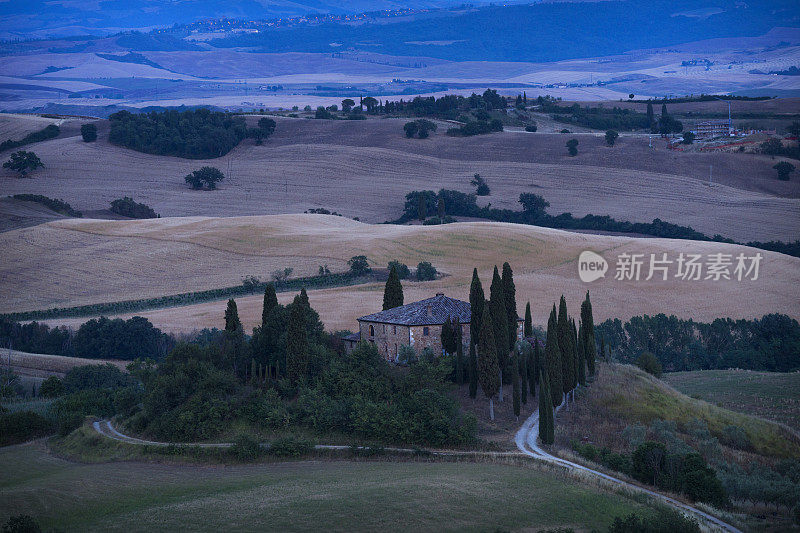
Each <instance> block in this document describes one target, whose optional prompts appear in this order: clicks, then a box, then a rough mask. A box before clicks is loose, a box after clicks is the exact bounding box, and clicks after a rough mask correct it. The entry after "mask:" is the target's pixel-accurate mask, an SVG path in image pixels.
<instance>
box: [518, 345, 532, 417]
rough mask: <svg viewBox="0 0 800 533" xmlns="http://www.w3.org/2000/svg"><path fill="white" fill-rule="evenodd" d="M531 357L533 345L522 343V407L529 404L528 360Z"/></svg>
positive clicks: (520, 373)
mask: <svg viewBox="0 0 800 533" xmlns="http://www.w3.org/2000/svg"><path fill="white" fill-rule="evenodd" d="M530 355H531V345H530V343H529V342H527V341H522V342H520V350H519V369H518V370H519V379H520V389H521V393H522V398H521V400H522V405H526V404H527V403H528V358H530Z"/></svg>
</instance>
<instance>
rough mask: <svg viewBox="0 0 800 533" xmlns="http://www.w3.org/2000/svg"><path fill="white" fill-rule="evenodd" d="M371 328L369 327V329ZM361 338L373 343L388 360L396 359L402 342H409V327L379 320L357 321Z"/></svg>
mask: <svg viewBox="0 0 800 533" xmlns="http://www.w3.org/2000/svg"><path fill="white" fill-rule="evenodd" d="M370 328H371V329H370ZM359 331H360V332H361V340H365V341H367V342H371V343H373V344H374V345H375V346H376V347H377V348H378V352H379V353H380V354H381V355H382V356H383V357H384V359H386V360H388V361H397V353H398V352H399V350H400V347H401V346H403V345H404V344H411V341H410V339H409V327H408V326H402V325H395V324H382V323H380V322H359Z"/></svg>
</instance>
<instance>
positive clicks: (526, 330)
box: [523, 302, 533, 339]
mask: <svg viewBox="0 0 800 533" xmlns="http://www.w3.org/2000/svg"><path fill="white" fill-rule="evenodd" d="M523 335H524V337H525V338H526V339H529V338H531V337H533V318H532V317H531V303H530V302H528V303H527V304H525V325H524V327H523Z"/></svg>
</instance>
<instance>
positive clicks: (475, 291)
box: [469, 268, 486, 344]
mask: <svg viewBox="0 0 800 533" xmlns="http://www.w3.org/2000/svg"><path fill="white" fill-rule="evenodd" d="M484 302H486V296H485V294H484V292H483V286H482V285H481V280H480V278H479V277H478V269H477V268H473V269H472V281H471V282H470V286H469V305H470V309H471V310H472V318H471V321H470V324H469V334H470V338H471V342H470V344H477V343H478V336H479V335H480V331H481V318H482V317H483V306H484Z"/></svg>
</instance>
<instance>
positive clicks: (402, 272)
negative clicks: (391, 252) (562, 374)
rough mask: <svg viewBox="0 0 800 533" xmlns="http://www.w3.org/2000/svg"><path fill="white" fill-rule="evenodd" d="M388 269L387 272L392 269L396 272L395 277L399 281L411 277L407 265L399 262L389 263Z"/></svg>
mask: <svg viewBox="0 0 800 533" xmlns="http://www.w3.org/2000/svg"><path fill="white" fill-rule="evenodd" d="M388 268H389V270H391V269H392V268H394V269H395V270H397V276H398V277H399V278H400V279H408V277H409V276H411V270H410V269H409V268H408V265H406V264H405V263H401V262H400V261H389V265H388Z"/></svg>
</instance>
